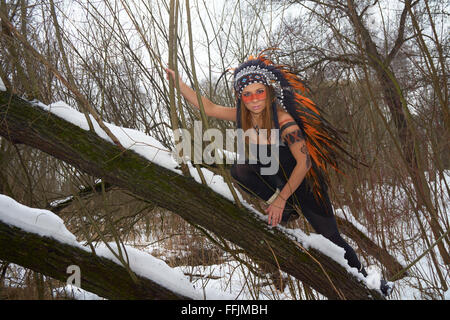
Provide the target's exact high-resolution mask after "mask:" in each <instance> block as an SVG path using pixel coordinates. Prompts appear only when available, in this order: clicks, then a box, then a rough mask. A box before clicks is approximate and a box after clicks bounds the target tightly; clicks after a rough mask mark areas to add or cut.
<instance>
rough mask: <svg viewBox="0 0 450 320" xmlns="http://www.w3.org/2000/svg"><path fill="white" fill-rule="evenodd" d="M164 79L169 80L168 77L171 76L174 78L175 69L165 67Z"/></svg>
mask: <svg viewBox="0 0 450 320" xmlns="http://www.w3.org/2000/svg"><path fill="white" fill-rule="evenodd" d="M165 70H166V79H167V80H169V78H172V80H175V71H173V70H172V69H169V68H166V69H165Z"/></svg>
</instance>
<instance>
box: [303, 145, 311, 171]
mask: <svg viewBox="0 0 450 320" xmlns="http://www.w3.org/2000/svg"><path fill="white" fill-rule="evenodd" d="M301 151H302V152H303V153H304V154H305V155H306V168H308V169H309V168H311V157H310V156H309V152H308V148H307V147H306V143H305V144H303V146H302V149H301Z"/></svg>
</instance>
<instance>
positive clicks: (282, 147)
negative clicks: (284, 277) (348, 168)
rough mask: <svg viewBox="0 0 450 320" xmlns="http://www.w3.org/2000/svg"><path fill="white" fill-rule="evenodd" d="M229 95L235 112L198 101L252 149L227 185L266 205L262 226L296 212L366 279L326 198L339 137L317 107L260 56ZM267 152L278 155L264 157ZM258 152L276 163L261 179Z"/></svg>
mask: <svg viewBox="0 0 450 320" xmlns="http://www.w3.org/2000/svg"><path fill="white" fill-rule="evenodd" d="M166 73H167V78H168V79H169V77H172V78H173V80H176V79H175V73H174V71H173V70H170V69H166ZM179 81H180V82H179V84H180V86H179V88H180V92H181V94H182V95H183V96H184V97H185V98H186V100H187V101H188V102H189V103H191V104H192V105H194V106H195V107H196V108H199V101H198V100H197V96H196V93H195V92H194V90H192V89H191V88H190V87H189V86H188V85H186V84H185V83H184V82H183V81H182V80H181V79H179ZM233 88H234V93H235V97H236V106H235V107H234V108H228V107H224V106H220V105H217V104H214V103H213V102H212V101H211V100H209V99H208V98H206V97H203V96H202V97H201V99H202V102H203V106H204V110H205V113H206V115H208V116H210V117H215V118H218V119H223V120H229V121H234V122H236V126H237V128H238V129H242V130H243V131H244V132H245V135H244V136H241V139H244V140H245V141H244V145H246V146H248V149H249V150H253V152H250V153H251V155H248V159H246V160H245V162H243V163H235V164H234V165H233V166H232V168H231V175H232V176H233V178H235V179H236V180H237V181H238V182H239V184H240V185H241V187H242V188H243V189H244V190H246V191H247V192H249V193H250V194H252V195H256V196H257V197H259V198H260V199H262V200H263V201H265V203H266V209H265V211H266V213H267V214H268V222H269V224H271V225H272V226H276V225H278V224H282V225H285V224H287V223H288V222H289V221H292V220H295V219H296V218H298V217H299V215H298V213H297V212H298V211H301V213H302V214H303V215H304V216H305V217H306V219H307V220H308V222H309V223H310V224H311V226H312V227H313V228H314V230H315V231H316V232H317V233H319V234H321V235H323V236H324V237H325V238H327V239H329V240H330V241H332V242H333V243H335V244H336V245H338V246H339V247H342V248H343V249H344V250H345V256H344V257H345V259H346V260H347V261H348V264H349V265H350V266H351V267H354V268H357V269H358V270H359V272H360V273H361V274H363V275H364V276H365V277H366V276H367V272H366V270H365V269H364V267H363V266H362V265H361V263H360V261H359V260H358V257H357V255H356V253H355V251H354V250H353V249H352V247H351V246H350V245H349V244H348V243H347V242H346V241H345V240H344V239H343V238H342V237H341V235H340V233H339V230H338V228H337V224H336V219H335V217H334V213H333V207H332V205H331V202H330V199H329V197H328V192H327V189H328V186H327V184H328V183H329V179H328V173H327V167H328V166H331V167H333V168H334V169H335V170H338V171H339V169H338V161H339V160H340V159H344V157H342V155H347V156H348V154H347V153H346V152H345V150H344V149H343V148H342V146H341V143H342V139H341V137H340V136H339V134H338V132H337V131H336V130H335V129H334V128H333V127H332V126H331V125H330V123H329V122H327V121H326V120H325V119H324V118H323V117H322V115H321V113H320V112H319V109H318V108H317V106H315V105H314V103H313V102H312V101H311V100H310V99H308V98H306V97H304V96H302V95H301V94H300V93H299V92H301V93H302V94H304V93H305V92H306V88H305V86H304V85H303V83H302V82H301V81H300V79H299V78H298V76H297V75H296V74H294V73H292V72H290V71H289V68H288V67H287V66H281V65H276V64H274V63H273V62H272V61H271V60H269V59H268V58H267V57H266V56H265V55H259V56H258V57H256V58H254V57H250V58H249V59H248V60H247V61H245V62H243V63H242V64H241V65H239V67H238V68H237V69H235V71H234V81H233ZM263 133H264V134H263ZM274 133H275V134H274ZM238 138H239V135H238ZM269 146H270V147H269ZM274 146H275V147H276V148H277V149H276V151H277V152H271V151H270V150H274V149H273V147H274ZM263 148H264V154H265V155H267V156H269V157H270V161H277V168H278V170H277V171H276V172H275V173H272V174H263V173H262V172H263V169H264V168H265V169H267V168H268V167H269V166H271V165H273V163H263V161H260V160H261V157H262V154H263V153H262V152H263V151H262V149H263ZM251 156H253V157H254V158H251ZM251 159H255V160H256V161H251ZM299 209H300V210H299ZM380 289H381V291H382V292H383V293H384V294H385V295H387V294H389V292H390V290H391V287H390V285H389V284H388V283H387V282H386V281H384V280H382V282H381V288H380Z"/></svg>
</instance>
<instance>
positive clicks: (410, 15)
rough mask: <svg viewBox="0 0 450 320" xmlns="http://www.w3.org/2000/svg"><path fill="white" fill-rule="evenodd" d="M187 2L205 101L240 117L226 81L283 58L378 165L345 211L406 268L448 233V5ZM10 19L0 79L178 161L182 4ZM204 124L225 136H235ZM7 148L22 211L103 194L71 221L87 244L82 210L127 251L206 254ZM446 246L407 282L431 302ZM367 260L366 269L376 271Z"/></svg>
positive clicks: (184, 57) (361, 176)
mask: <svg viewBox="0 0 450 320" xmlns="http://www.w3.org/2000/svg"><path fill="white" fill-rule="evenodd" d="M189 4H190V13H191V15H192V22H193V25H192V27H193V30H194V32H193V36H194V39H193V48H194V52H195V59H196V61H195V62H196V66H197V76H198V78H199V82H200V90H201V91H202V93H203V94H206V95H208V96H209V97H210V98H211V99H212V100H213V101H215V102H217V103H221V104H223V105H228V106H233V104H234V102H233V94H232V91H231V88H230V81H229V80H230V73H225V74H224V75H223V76H222V77H220V76H221V75H222V74H223V72H224V71H225V70H227V69H229V68H232V67H235V66H237V65H238V64H239V62H242V61H243V60H244V59H245V58H246V57H247V56H248V55H250V54H258V53H259V52H260V51H261V50H263V49H266V48H268V47H276V48H280V50H278V51H273V53H272V58H274V59H275V60H276V61H278V62H280V63H282V62H285V63H287V64H289V65H291V66H293V67H294V68H295V70H296V72H298V73H299V74H300V75H301V76H302V77H303V78H304V79H305V80H307V82H308V84H309V87H310V88H311V97H312V99H313V100H314V101H316V102H317V103H318V104H319V105H320V106H321V108H322V109H323V110H324V111H325V112H326V113H327V114H328V118H329V119H330V121H332V122H333V123H334V124H335V125H336V126H337V127H339V128H341V129H342V130H345V131H347V133H348V134H347V138H348V142H349V144H348V145H349V148H350V150H351V151H352V152H353V153H354V154H356V155H357V156H358V158H359V159H360V160H361V161H363V162H364V163H366V164H367V167H364V166H361V167H360V168H359V169H357V170H354V169H351V168H348V170H347V176H346V177H345V178H343V177H335V181H334V182H333V185H334V186H335V188H333V203H334V205H335V207H336V208H341V209H343V210H342V211H343V212H344V213H345V215H346V216H347V217H348V218H349V219H350V218H353V217H354V218H356V219H357V220H358V221H359V222H360V223H361V224H362V225H364V226H366V227H367V229H368V230H367V231H368V235H369V236H370V237H371V238H372V239H373V240H374V241H376V242H377V244H378V245H380V246H381V247H383V248H385V249H387V250H388V251H390V252H395V254H394V255H395V256H401V257H402V260H403V261H405V262H406V264H408V263H410V262H413V261H414V260H415V258H416V257H418V256H419V255H420V254H421V253H422V252H424V251H425V250H427V248H430V247H431V246H432V245H433V244H434V242H435V241H436V240H437V239H438V238H440V237H441V236H442V235H443V234H445V232H447V230H448V227H449V220H448V215H447V212H448V209H447V207H448V194H449V187H448V184H447V183H448V182H447V181H448V180H446V179H445V177H448V169H449V168H448V167H449V165H450V154H449V151H448V150H449V149H450V148H449V145H448V141H449V112H448V77H447V73H448V71H447V70H448V45H449V38H448V32H447V31H448V23H446V20H448V15H449V13H448V7H446V6H445V4H444V3H443V2H442V1H412V0H405V1H395V2H393V1H353V0H339V1H331V0H330V1H315V0H311V1H303V0H296V1H292V0H291V1H275V0H273V1H253V0H247V1H238V0H236V1H223V2H222V1H214V2H209V1H203V0H196V1H194V0H191V1H190V3H189ZM171 8H172V11H171V10H170V9H171ZM0 12H1V16H0V17H1V22H2V23H1V31H0V32H1V36H0V41H1V46H0V77H1V79H2V81H3V83H4V84H5V85H6V87H7V88H8V89H10V90H12V91H13V92H15V93H17V94H20V95H23V96H24V97H26V98H27V99H29V100H32V99H38V100H40V101H42V102H44V103H50V102H55V101H58V100H63V101H65V102H68V103H70V104H71V105H72V106H77V107H78V108H79V110H81V111H83V112H86V113H87V112H88V111H89V110H88V109H87V107H86V101H87V103H88V105H89V106H90V107H91V108H95V112H96V113H98V115H99V117H101V118H102V119H103V120H104V121H107V122H111V123H114V124H116V125H120V126H124V127H130V128H135V129H139V130H141V131H143V132H145V133H147V134H149V135H151V136H153V137H155V138H156V139H158V140H159V141H160V142H161V143H162V144H163V145H164V146H166V147H169V148H171V147H173V146H174V140H173V131H172V129H173V127H174V125H175V124H176V125H178V126H181V127H186V128H188V129H190V128H191V127H192V123H193V121H194V120H195V119H200V115H199V114H198V113H197V112H196V111H195V110H192V109H191V108H190V107H189V106H188V105H186V103H185V102H184V101H182V100H181V99H175V100H174V101H172V103H170V100H169V92H170V88H169V86H168V83H167V82H166V80H165V79H164V78H165V75H164V72H163V70H162V66H163V65H165V64H167V63H168V57H169V48H172V49H176V50H175V55H176V57H177V59H175V60H174V63H175V64H176V66H177V68H178V71H179V72H180V74H181V76H182V77H183V79H184V80H185V81H187V82H188V83H190V84H192V85H193V84H194V79H193V77H192V76H193V75H192V72H191V71H192V68H191V60H190V57H189V56H190V51H189V41H188V38H189V37H188V34H187V21H186V3H185V2H184V1H174V0H173V1H169V0H163V1H150V2H142V1H121V0H103V1H91V0H89V1H54V0H53V1H51V0H48V1H31V0H16V1H6V0H1V1H0ZM170 12H172V17H173V19H175V17H177V26H176V31H177V32H176V33H174V32H172V33H170V32H169V31H170V29H169V20H170V17H169V15H170ZM7 22H11V24H12V26H13V27H14V28H15V30H16V31H17V32H18V34H20V35H22V36H23V39H24V40H25V42H24V41H23V39H22V41H21V40H20V39H19V37H18V36H17V34H15V33H14V31H12V29H11V28H10V27H8V26H7ZM173 30H174V29H172V31H173ZM170 34H172V36H170ZM174 35H175V36H174ZM169 43H171V45H170V46H169ZM30 48H33V49H34V50H35V51H36V52H38V53H39V54H40V55H41V57H43V58H45V61H46V63H43V61H42V59H41V60H40V59H38V58H37V57H36V55H35V54H33V52H32V50H30ZM50 66H51V67H50ZM52 68H53V69H52ZM55 71H56V72H55ZM61 77H62V78H64V80H66V82H64V81H62V80H61ZM76 92H78V93H79V94H81V96H82V97H83V98H84V99H86V101H85V102H83V99H80V95H77V94H76ZM174 111H175V112H174ZM170 115H171V116H170ZM208 121H209V124H210V126H218V127H220V128H222V129H223V130H224V129H226V128H227V127H230V126H231V124H230V123H226V122H217V121H216V120H214V119H208ZM0 150H1V152H0V166H1V168H2V170H1V172H0V192H2V193H4V194H7V195H9V196H11V197H13V198H14V199H16V200H17V201H19V202H22V203H24V204H26V205H29V206H34V207H46V206H48V205H49V203H50V202H51V201H52V200H55V199H59V198H64V197H66V196H67V195H70V194H74V193H78V192H79V190H80V188H81V187H91V190H93V192H92V193H91V196H89V197H88V198H84V199H82V200H81V201H78V202H75V203H73V204H72V205H71V206H68V207H66V208H65V209H64V210H62V211H61V213H60V214H61V216H63V217H64V218H65V220H66V221H67V222H68V224H69V225H70V226H71V227H72V228H73V230H74V231H75V233H76V234H77V235H78V236H79V237H80V238H83V239H85V240H86V241H94V240H97V239H98V235H96V232H94V230H93V228H92V223H87V222H86V221H85V219H83V215H82V214H81V212H82V210H91V211H92V212H93V213H94V219H95V221H96V222H97V223H98V224H99V225H100V226H102V230H103V231H104V233H105V236H106V238H108V237H110V238H109V239H112V238H113V237H114V235H113V234H114V232H113V231H112V230H116V229H117V230H121V232H120V237H121V239H122V240H123V241H128V240H130V239H132V238H133V237H134V236H136V235H138V234H139V232H140V230H142V228H144V229H145V230H146V233H147V234H153V235H154V236H155V237H156V238H158V239H163V238H164V239H166V237H169V239H170V241H172V240H174V239H177V241H179V242H180V243H185V242H187V241H186V238H187V235H188V234H189V235H194V236H195V239H196V240H195V241H194V243H198V244H199V247H205V246H206V245H205V243H206V242H209V241H210V239H209V240H207V238H205V237H204V235H203V234H202V233H201V232H199V231H198V230H196V229H195V228H192V227H190V226H186V225H185V224H184V222H183V221H181V220H179V219H178V218H177V217H174V216H173V215H171V214H170V213H168V212H164V211H163V210H160V208H158V207H155V206H154V205H153V204H149V203H146V202H143V201H142V200H140V199H139V198H136V197H133V196H132V195H129V194H126V193H124V192H123V191H121V190H114V191H108V190H107V189H106V190H105V189H103V190H102V189H101V188H100V189H97V190H100V191H99V192H94V190H96V189H95V188H93V187H94V186H95V185H96V179H95V177H91V176H88V175H86V174H84V173H81V172H79V171H78V170H76V169H75V168H73V167H71V166H70V165H67V164H65V163H64V162H60V161H58V160H55V159H54V158H52V157H49V156H47V155H46V154H43V153H41V152H40V151H37V150H35V149H31V148H28V147H26V146H23V145H17V144H12V143H10V142H9V141H7V140H5V139H3V138H1V139H0ZM446 170H447V171H446ZM117 194H120V196H118V195H117ZM82 208H85V209H82ZM112 213H113V214H112ZM106 217H109V219H106ZM169 222H170V223H169ZM299 223H300V225H301V226H302V227H304V228H308V226H307V225H306V224H305V223H304V221H301V222H299ZM168 234H169V235H170V236H168ZM170 241H167V240H165V241H162V242H163V243H165V244H166V245H168V244H167V243H168V242H170ZM412 244H414V246H413V247H412ZM412 248H413V249H412ZM448 248H449V238H448V234H447V236H445V237H444V238H443V240H442V241H440V242H439V243H438V245H437V247H436V249H435V250H431V251H430V254H429V255H427V256H426V257H425V258H423V259H425V260H426V261H428V264H429V267H430V269H431V270H433V272H432V274H431V275H428V274H425V271H424V269H422V268H423V265H422V266H419V264H417V265H415V266H414V267H413V268H412V269H411V270H410V273H411V274H412V275H413V277H411V278H409V280H407V281H410V284H411V285H412V286H416V287H427V288H428V289H427V290H425V289H421V290H422V294H423V296H422V297H432V298H437V297H439V296H440V295H442V292H443V291H445V290H447V289H448V276H447V274H448V264H449V254H448ZM222 249H224V248H221V250H222ZM360 254H361V255H362V256H363V259H365V260H367V261H366V262H367V263H368V264H374V263H376V262H375V261H374V260H373V259H372V257H370V256H366V255H365V253H364V252H360ZM422 261H424V260H422ZM4 265H5V266H6V265H7V264H6V262H5V264H4ZM380 268H382V270H383V272H387V270H386V269H385V266H380ZM31 275H32V276H31V278H36V279H39V275H36V274H31ZM37 283H38V284H39V283H41V282H37ZM430 288H431V289H430ZM38 291H39V290H38ZM39 292H41V294H42V291H39ZM397 294H400V292H397ZM305 297H310V296H309V295H308V294H306V293H305V295H304V296H303V298H305Z"/></svg>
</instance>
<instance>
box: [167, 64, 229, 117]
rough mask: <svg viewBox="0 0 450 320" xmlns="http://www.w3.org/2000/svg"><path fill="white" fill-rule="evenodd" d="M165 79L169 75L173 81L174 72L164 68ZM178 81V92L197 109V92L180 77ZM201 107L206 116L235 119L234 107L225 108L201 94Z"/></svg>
mask: <svg viewBox="0 0 450 320" xmlns="http://www.w3.org/2000/svg"><path fill="white" fill-rule="evenodd" d="M166 74H167V80H169V77H171V78H172V79H173V80H174V81H175V72H174V71H173V70H171V69H169V68H166ZM179 81H180V93H181V94H182V95H183V97H185V98H186V100H187V101H188V102H189V103H190V104H192V105H193V106H195V107H196V108H197V109H199V108H200V104H199V101H198V99H197V94H196V93H195V91H194V90H192V88H191V87H189V86H188V85H187V84H185V83H184V82H183V81H182V80H181V79H179ZM202 102H203V107H204V108H205V113H206V115H207V116H208V117H214V118H218V119H222V120H229V121H236V108H227V107H224V106H220V105H217V104H215V103H213V102H212V101H211V100H209V99H208V98H206V97H203V96H202Z"/></svg>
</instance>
